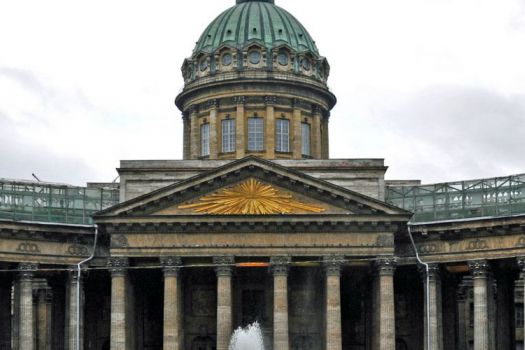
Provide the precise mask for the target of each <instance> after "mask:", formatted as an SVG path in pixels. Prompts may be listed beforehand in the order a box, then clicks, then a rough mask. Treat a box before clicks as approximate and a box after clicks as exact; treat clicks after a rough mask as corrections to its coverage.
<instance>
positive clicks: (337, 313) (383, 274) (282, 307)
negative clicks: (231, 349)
mask: <svg viewBox="0 0 525 350" xmlns="http://www.w3.org/2000/svg"><path fill="white" fill-rule="evenodd" d="M161 261H162V263H163V265H164V268H163V269H164V334H163V344H164V349H177V348H179V349H181V348H182V346H183V345H182V342H183V331H182V329H183V327H182V324H181V322H182V312H183V310H182V308H181V307H180V305H181V289H180V286H181V283H182V281H181V280H180V275H179V273H178V270H179V267H180V258H178V257H173V258H163V259H162V260H161ZM213 261H214V265H215V272H216V275H217V335H216V336H217V339H216V342H217V350H227V349H228V345H229V342H230V337H231V334H232V332H233V303H232V273H233V269H234V262H235V261H234V257H232V256H221V257H216V258H214V259H213ZM343 261H344V260H343V257H338V256H329V257H325V258H324V260H323V266H324V270H325V286H326V292H325V295H326V300H325V310H326V311H325V312H326V315H325V317H326V333H325V348H326V349H327V350H340V349H341V348H342V338H341V334H342V329H341V290H340V285H341V282H340V278H341V267H342V265H343ZM126 263H127V262H126V259H123V258H117V259H111V260H110V264H109V265H110V268H111V269H112V270H111V271H112V293H111V349H112V350H125V349H129V344H130V341H131V340H130V339H126V336H127V333H126V327H127V318H128V317H127V315H126V307H125V300H126V284H127V283H126V274H125V273H124V272H123V270H124V269H123V267H124V266H125V265H126ZM289 263H290V258H289V257H285V256H277V257H272V258H271V259H270V266H271V271H272V274H273V282H274V289H273V294H274V299H273V300H274V305H273V313H274V315H273V320H274V322H273V349H274V350H288V349H289V343H290V341H289V334H288V271H289ZM374 266H375V271H376V272H377V273H376V279H377V283H376V285H377V287H378V288H377V289H378V292H377V303H376V305H377V307H376V311H375V312H376V314H377V322H375V323H374V332H375V337H374V338H376V339H378V348H377V349H382V350H383V349H384V350H394V349H395V336H394V334H395V312H394V289H393V288H394V279H393V277H394V269H395V261H394V259H392V258H382V259H378V260H376V262H375V265H374Z"/></svg>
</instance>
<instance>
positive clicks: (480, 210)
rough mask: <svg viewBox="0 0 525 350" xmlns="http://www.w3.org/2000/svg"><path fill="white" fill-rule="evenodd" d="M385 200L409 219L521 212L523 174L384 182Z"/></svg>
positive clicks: (523, 208)
mask: <svg viewBox="0 0 525 350" xmlns="http://www.w3.org/2000/svg"><path fill="white" fill-rule="evenodd" d="M386 201H387V202H388V203H390V204H393V205H395V206H398V207H400V208H403V209H406V210H409V211H411V212H413V213H414V217H413V219H412V222H427V221H443V220H459V219H469V218H477V217H499V216H512V215H516V214H525V174H520V175H511V176H505V177H497V178H490V179H481V180H470V181H459V182H447V183H440V184H432V185H417V186H398V185H392V186H390V185H387V188H386Z"/></svg>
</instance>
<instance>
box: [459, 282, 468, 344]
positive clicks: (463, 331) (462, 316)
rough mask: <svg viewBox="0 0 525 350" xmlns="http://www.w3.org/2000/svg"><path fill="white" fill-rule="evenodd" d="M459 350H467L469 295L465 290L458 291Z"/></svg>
mask: <svg viewBox="0 0 525 350" xmlns="http://www.w3.org/2000/svg"><path fill="white" fill-rule="evenodd" d="M457 301H458V303H457V307H458V311H457V312H458V350H467V349H468V347H467V326H468V323H467V313H466V307H467V303H466V301H467V295H466V291H465V290H464V289H461V290H459V291H458V296H457Z"/></svg>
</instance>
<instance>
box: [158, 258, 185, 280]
mask: <svg viewBox="0 0 525 350" xmlns="http://www.w3.org/2000/svg"><path fill="white" fill-rule="evenodd" d="M160 264H161V265H162V271H163V272H164V276H177V275H178V274H179V271H180V268H181V266H182V259H181V258H180V257H178V256H162V257H161V258H160Z"/></svg>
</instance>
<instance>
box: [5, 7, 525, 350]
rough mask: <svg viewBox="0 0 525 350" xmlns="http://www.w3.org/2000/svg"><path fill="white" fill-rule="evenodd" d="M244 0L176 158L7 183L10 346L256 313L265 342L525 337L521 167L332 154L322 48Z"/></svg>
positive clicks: (169, 335)
mask: <svg viewBox="0 0 525 350" xmlns="http://www.w3.org/2000/svg"><path fill="white" fill-rule="evenodd" d="M232 1H233V0H232ZM232 5H234V6H232V7H231V8H229V9H227V10H225V11H224V12H223V13H221V14H220V15H219V16H218V17H217V18H216V19H215V20H213V21H212V22H211V23H210V24H209V25H208V27H207V28H206V29H205V30H204V32H203V34H202V35H201V37H200V38H199V39H198V41H197V43H196V46H195V48H194V50H193V52H192V53H191V55H190V56H189V57H188V58H186V59H185V60H184V62H183V64H182V76H183V78H184V88H183V90H182V91H181V92H180V94H179V95H178V96H176V98H175V105H176V107H177V108H178V109H179V110H180V111H181V113H182V118H181V119H182V120H181V122H182V123H183V135H180V138H181V142H182V143H183V159H182V160H162V161H161V160H123V161H121V163H120V167H119V168H118V169H117V171H118V174H119V176H120V181H119V183H88V184H87V186H86V187H74V186H68V185H63V184H54V183H41V182H30V181H22V180H6V179H2V180H0V350H3V349H15V350H37V349H38V350H44V349H52V350H63V349H66V350H81V349H82V350H105V349H111V350H139V349H147V350H154V349H164V350H178V349H181V350H182V349H185V350H228V348H229V342H230V337H231V335H232V333H233V331H234V330H235V329H236V328H238V327H246V326H247V325H249V324H252V323H253V322H257V323H258V324H259V325H260V327H261V329H262V333H263V338H264V344H265V348H266V349H267V350H342V349H349V350H422V349H424V350H470V349H474V350H496V349H497V350H516V349H523V322H524V295H523V283H524V282H523V278H522V276H521V275H522V272H523V270H524V269H525V235H524V233H525V175H514V176H503V177H501V178H495V179H483V180H469V181H460V182H455V183H442V184H431V185H422V184H421V183H420V182H419V181H408V180H407V181H404V180H396V181H393V180H386V179H385V173H386V171H387V167H386V165H385V163H384V161H383V160H382V159H330V157H329V126H330V123H329V121H330V118H331V113H330V112H331V110H332V108H333V107H334V105H335V104H336V96H334V94H333V93H332V92H331V91H330V89H329V88H328V86H327V80H328V78H329V75H330V65H329V63H328V60H327V58H325V57H323V56H322V55H321V53H320V52H319V51H318V49H317V47H316V44H315V41H314V40H313V39H312V37H311V36H310V34H309V33H308V31H307V30H306V29H305V28H304V26H303V25H302V24H301V23H300V22H299V21H298V20H297V19H296V18H295V17H294V16H293V15H291V14H290V13H289V12H287V11H286V10H284V9H282V8H281V7H279V6H277V5H276V4H275V3H274V0H237V1H236V3H235V4H232ZM333 117H335V118H337V116H335V115H334V116H333ZM0 175H1V174H0Z"/></svg>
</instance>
